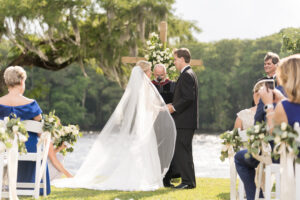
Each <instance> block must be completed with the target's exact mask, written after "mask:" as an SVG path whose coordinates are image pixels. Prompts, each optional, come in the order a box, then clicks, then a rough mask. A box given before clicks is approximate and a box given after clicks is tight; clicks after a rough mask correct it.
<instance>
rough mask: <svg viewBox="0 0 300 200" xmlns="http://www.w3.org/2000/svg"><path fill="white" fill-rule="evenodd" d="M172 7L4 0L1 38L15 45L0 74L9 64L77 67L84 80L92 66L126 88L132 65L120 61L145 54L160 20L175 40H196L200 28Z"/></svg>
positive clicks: (134, 0)
mask: <svg viewBox="0 0 300 200" xmlns="http://www.w3.org/2000/svg"><path fill="white" fill-rule="evenodd" d="M174 2H175V1H174V0H84V1H82V0H31V1H24V0H1V1H0V37H1V38H2V41H3V40H9V41H10V42H12V43H13V46H12V48H11V49H10V56H9V57H7V59H8V60H7V61H6V64H5V66H3V67H2V73H3V69H5V67H7V66H10V65H21V66H34V67H41V68H44V69H47V70H53V71H57V70H60V69H63V68H65V67H68V66H70V64H72V63H74V62H76V63H79V65H80V68H81V71H82V73H83V75H84V76H85V77H87V74H86V72H85V67H86V66H91V65H92V66H96V67H98V68H99V70H98V71H99V72H101V73H103V74H105V75H106V76H108V77H109V78H111V79H113V80H115V81H117V82H118V84H119V85H121V86H124V84H125V83H126V80H127V77H128V74H129V66H126V65H122V64H121V57H122V56H124V55H129V56H137V55H142V54H143V47H144V44H145V40H146V39H147V37H148V35H149V33H151V32H153V31H157V29H158V27H157V26H158V24H159V22H160V21H161V20H167V22H168V24H169V32H168V38H169V39H172V41H177V42H184V41H195V38H194V37H193V35H192V31H193V30H195V31H198V32H199V31H200V29H199V28H198V27H197V26H196V25H195V24H194V22H189V21H185V20H181V19H180V18H178V17H176V16H175V15H174V14H173V10H172V5H173V4H174ZM1 78H2V76H1ZM1 85H3V84H1ZM1 89H2V92H3V88H1ZM1 89H0V93H1Z"/></svg>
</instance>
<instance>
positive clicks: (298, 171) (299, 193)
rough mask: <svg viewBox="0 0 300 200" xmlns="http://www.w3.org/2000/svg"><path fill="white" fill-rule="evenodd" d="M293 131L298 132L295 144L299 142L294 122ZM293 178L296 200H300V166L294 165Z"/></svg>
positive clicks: (299, 127) (298, 129)
mask: <svg viewBox="0 0 300 200" xmlns="http://www.w3.org/2000/svg"><path fill="white" fill-rule="evenodd" d="M294 130H295V131H297V132H298V138H297V139H296V141H297V142H300V126H299V123H298V122H296V123H295V124H294ZM295 176H296V177H295V178H296V199H300V164H298V163H296V164H295Z"/></svg>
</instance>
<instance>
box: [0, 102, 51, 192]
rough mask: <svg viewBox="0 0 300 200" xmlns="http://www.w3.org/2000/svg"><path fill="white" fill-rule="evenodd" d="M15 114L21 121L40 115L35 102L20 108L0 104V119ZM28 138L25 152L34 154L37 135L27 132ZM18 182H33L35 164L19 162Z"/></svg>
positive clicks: (48, 185)
mask: <svg viewBox="0 0 300 200" xmlns="http://www.w3.org/2000/svg"><path fill="white" fill-rule="evenodd" d="M12 113H13V114H15V115H16V116H17V117H19V118H20V119H21V121H23V120H32V119H33V118H34V117H35V116H38V115H39V114H41V113H42V110H41V108H40V107H39V105H38V103H37V102H36V101H33V102H32V103H29V104H26V105H21V106H6V105H1V104H0V119H1V120H3V119H4V117H7V116H10V115H11V114H12ZM28 134H29V138H28V141H27V142H26V143H25V146H26V149H27V152H36V144H37V142H38V135H37V134H36V133H32V132H28ZM46 178H47V195H48V194H50V178H49V172H48V166H47V175H46ZM18 182H32V183H34V182H35V163H34V162H32V161H19V163H18ZM40 195H43V190H42V189H41V190H40Z"/></svg>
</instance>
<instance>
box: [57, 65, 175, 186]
mask: <svg viewBox="0 0 300 200" xmlns="http://www.w3.org/2000/svg"><path fill="white" fill-rule="evenodd" d="M175 139H176V128H175V124H174V121H173V119H172V117H171V115H170V114H169V112H168V109H167V107H166V105H165V103H164V101H163V99H162V98H161V96H160V94H159V93H158V91H157V90H156V88H155V87H154V85H153V84H152V83H151V81H150V79H149V78H148V77H147V76H146V75H145V73H144V72H143V70H142V69H141V68H140V67H138V66H136V67H134V68H133V70H132V73H131V76H130V79H129V82H128V85H127V87H126V90H125V92H124V94H123V96H122V98H121V100H120V102H119V104H118V105H117V107H116V109H115V111H114V112H113V114H112V116H111V117H110V119H109V120H108V122H107V124H106V125H105V127H104V128H103V130H102V131H101V133H100V134H99V136H98V138H97V139H96V141H95V143H94V145H93V147H92V148H91V150H90V152H89V153H88V155H87V158H86V160H85V161H84V163H83V164H82V165H81V167H80V169H79V170H78V172H77V174H76V175H75V176H74V178H65V179H58V180H54V181H53V182H52V185H54V186H55V187H68V188H88V189H97V190H124V191H149V190H156V189H158V188H160V187H162V186H163V184H162V179H163V177H164V175H165V173H166V172H167V170H168V168H169V165H170V163H171V160H172V157H173V153H174V148H175Z"/></svg>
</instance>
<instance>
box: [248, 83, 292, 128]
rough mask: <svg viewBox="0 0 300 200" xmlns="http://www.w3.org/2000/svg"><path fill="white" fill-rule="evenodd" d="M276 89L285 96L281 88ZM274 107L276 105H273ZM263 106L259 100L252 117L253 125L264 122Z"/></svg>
mask: <svg viewBox="0 0 300 200" xmlns="http://www.w3.org/2000/svg"><path fill="white" fill-rule="evenodd" d="M276 89H278V90H279V91H280V92H281V93H282V94H283V95H284V96H286V94H285V92H284V90H283V88H282V86H280V85H279V86H277V87H276ZM273 105H274V107H275V106H276V104H275V103H274V104H273ZM264 106H265V104H264V103H263V102H262V100H261V99H260V100H259V103H258V105H257V109H256V113H255V116H254V124H256V122H263V121H266V112H265V111H264Z"/></svg>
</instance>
